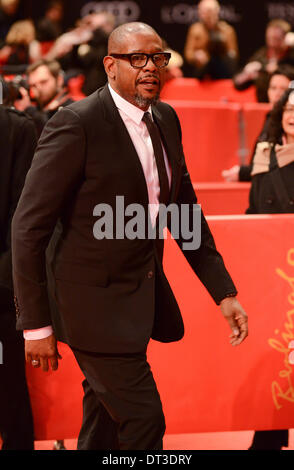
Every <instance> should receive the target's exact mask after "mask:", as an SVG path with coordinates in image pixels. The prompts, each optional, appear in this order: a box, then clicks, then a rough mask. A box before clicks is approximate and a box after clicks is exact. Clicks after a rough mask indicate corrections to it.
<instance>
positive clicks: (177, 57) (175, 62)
mask: <svg viewBox="0 0 294 470" xmlns="http://www.w3.org/2000/svg"><path fill="white" fill-rule="evenodd" d="M162 43H163V48H164V50H165V51H166V52H170V53H171V58H170V61H169V63H168V66H167V67H166V75H165V80H166V81H169V80H172V79H173V78H182V77H183V71H182V67H183V64H184V59H183V57H182V56H181V54H179V53H178V52H177V51H174V50H173V49H171V48H170V47H169V46H168V44H167V42H166V41H165V40H164V39H163V40H162Z"/></svg>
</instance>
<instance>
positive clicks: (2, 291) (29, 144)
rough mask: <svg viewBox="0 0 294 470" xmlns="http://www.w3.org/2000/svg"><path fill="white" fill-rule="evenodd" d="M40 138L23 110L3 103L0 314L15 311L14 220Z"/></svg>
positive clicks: (0, 134)
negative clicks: (13, 281)
mask: <svg viewBox="0 0 294 470" xmlns="http://www.w3.org/2000/svg"><path fill="white" fill-rule="evenodd" d="M36 144H37V138H36V131H35V127H34V124H33V122H32V120H31V119H29V118H27V117H26V116H25V114H24V113H21V112H19V111H16V110H13V109H9V108H5V107H4V106H0V314H1V313H7V312H8V311H11V312H12V314H13V311H14V304H13V284H12V265H11V221H12V216H13V214H14V211H15V209H16V206H17V203H18V200H19V197H20V194H21V191H22V188H23V185H24V181H25V177H26V174H27V172H28V170H29V167H30V165H31V162H32V158H33V155H34V150H35V148H36Z"/></svg>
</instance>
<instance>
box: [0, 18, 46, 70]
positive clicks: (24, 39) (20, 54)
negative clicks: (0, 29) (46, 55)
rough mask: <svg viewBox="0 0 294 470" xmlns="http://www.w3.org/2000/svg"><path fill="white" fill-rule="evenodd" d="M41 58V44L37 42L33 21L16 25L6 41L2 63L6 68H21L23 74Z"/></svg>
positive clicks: (0, 58) (0, 52)
mask: <svg viewBox="0 0 294 470" xmlns="http://www.w3.org/2000/svg"><path fill="white" fill-rule="evenodd" d="M40 58H41V48H40V43H39V42H38V41H37V40H36V31H35V27H34V24H33V22H32V21H31V20H21V21H17V22H16V23H14V24H13V25H12V26H11V28H10V30H9V31H8V34H7V36H6V39H5V46H4V47H3V48H2V49H1V50H0V61H1V63H2V64H3V63H4V64H5V66H21V67H20V68H18V69H17V70H18V72H19V73H21V72H22V71H24V70H25V69H26V67H27V66H28V65H29V64H31V63H33V62H35V61H36V60H38V59H40Z"/></svg>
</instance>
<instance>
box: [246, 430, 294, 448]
mask: <svg viewBox="0 0 294 470" xmlns="http://www.w3.org/2000/svg"><path fill="white" fill-rule="evenodd" d="M288 441H289V433H288V430H286V429H281V430H276V431H255V433H254V437H253V441H252V444H251V447H250V450H280V449H281V447H288V445H289V443H288Z"/></svg>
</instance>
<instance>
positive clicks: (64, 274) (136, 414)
mask: <svg viewBox="0 0 294 470" xmlns="http://www.w3.org/2000/svg"><path fill="white" fill-rule="evenodd" d="M108 47H109V49H108V55H107V56H106V57H105V58H104V66H105V70H106V72H107V75H108V80H109V83H108V85H106V86H105V87H103V88H102V89H99V90H97V91H96V92H95V93H93V94H92V95H90V96H89V97H87V98H85V99H84V100H81V101H79V102H77V103H74V104H73V105H70V106H69V107H65V108H63V109H62V110H60V111H58V113H56V114H55V116H54V117H53V118H52V119H50V121H49V122H48V124H47V126H46V127H45V129H44V131H43V134H42V136H41V139H40V141H39V146H38V150H37V152H36V154H35V157H34V160H33V164H32V168H31V170H30V172H29V174H28V178H27V180H26V185H25V188H24V191H23V193H22V197H21V200H20V203H19V205H18V208H17V211H16V213H15V216H14V221H13V237H12V238H13V259H14V271H13V272H14V286H15V295H16V296H15V303H16V309H17V314H18V317H19V320H18V328H20V329H23V330H25V337H26V358H27V360H28V361H29V362H31V363H32V365H33V366H34V367H42V369H43V370H44V371H46V370H48V368H49V364H50V363H51V366H52V369H53V370H55V369H56V368H57V366H58V351H57V348H56V335H57V338H58V339H61V340H62V341H65V342H67V343H68V344H69V345H70V347H71V348H72V350H73V352H74V354H75V357H76V359H77V361H78V363H79V365H80V367H81V369H82V371H83V373H84V375H85V377H86V381H85V382H84V389H85V398H84V417H83V426H82V431H81V434H80V439H79V448H80V449H95V448H97V446H98V445H100V446H102V445H106V443H105V442H104V443H103V444H102V443H101V441H100V442H99V439H97V436H98V433H97V430H98V427H99V426H101V420H100V419H99V416H100V418H102V414H101V413H102V411H101V410H103V420H104V426H103V428H100V430H101V433H100V437H101V438H103V437H104V435H106V433H107V432H110V428H111V426H113V425H114V429H117V430H118V444H119V448H120V450H144V449H145V450H146V449H150V450H152V449H154V450H155V449H162V438H163V434H164V430H165V420H164V415H163V411H162V405H161V400H160V397H159V393H158V390H157V387H156V384H155V382H154V379H153V375H152V373H151V370H150V366H149V364H148V362H147V360H146V350H147V346H148V343H149V341H150V338H151V337H152V338H153V339H155V340H158V341H161V342H171V341H177V340H180V339H181V338H182V337H183V334H184V326H183V320H182V317H181V314H180V310H179V307H178V305H177V302H176V299H175V297H174V294H173V292H172V290H171V288H170V286H169V283H168V281H167V279H166V277H165V274H164V271H163V266H162V259H163V244H164V241H163V239H160V238H159V237H157V238H156V239H154V238H152V237H149V236H146V235H145V234H146V232H145V227H146V226H145V227H144V224H145V222H146V219H148V221H149V220H150V219H151V222H152V223H153V227H157V228H158V230H159V233H160V234H161V232H162V230H160V229H159V227H158V211H159V204H160V203H161V204H163V205H164V206H166V205H170V204H174V206H173V207H175V208H178V209H179V212H180V215H181V216H182V217H184V215H183V212H184V209H183V205H184V207H185V208H186V209H188V208H189V209H190V211H188V213H189V214H190V215H191V218H193V219H194V215H193V214H195V212H197V204H196V203H197V199H196V196H195V193H194V190H193V186H192V184H191V181H190V177H189V174H188V172H187V168H186V165H185V158H184V154H183V149H182V144H181V130H180V124H179V121H178V118H177V115H176V113H175V111H174V110H173V108H171V107H170V106H169V105H167V104H164V103H160V102H157V98H158V96H159V92H160V89H161V86H162V84H163V81H164V75H165V67H166V66H167V65H168V61H169V58H170V54H169V53H167V52H165V51H164V50H163V45H162V40H161V39H160V37H159V36H158V35H157V33H156V32H155V31H154V30H153V29H152V28H151V27H150V26H148V25H145V24H143V23H127V24H124V25H122V26H120V27H118V28H116V29H115V30H114V31H113V32H112V34H111V35H110V37H109V44H108ZM118 197H120V201H119V202H118V200H117V198H118ZM121 199H123V201H124V203H123V204H124V205H125V206H126V207H125V209H126V210H125V212H124V210H123V209H122V208H121ZM100 203H103V207H106V208H107V209H110V212H111V213H112V214H113V215H114V217H113V220H112V222H113V221H114V229H115V235H114V236H112V235H111V229H110V230H109V231H107V230H106V233H105V234H104V235H103V233H101V230H99V225H100V224H101V218H100V219H98V220H97V222H95V220H96V219H95V217H97V216H99V215H101V213H100V210H101V206H100ZM134 205H136V207H137V208H138V211H139V212H140V213H141V215H142V213H143V215H142V217H143V218H142V219H141V221H140V223H139V227H138V229H139V230H140V231H141V229H143V236H142V232H141V234H140V235H138V236H134V237H133V235H134V232H132V233H131V236H128V234H129V233H130V232H129V231H128V230H129V228H130V225H131V224H129V222H131V223H132V222H133V221H132V219H131V220H130V221H129V218H128V217H127V219H126V221H125V220H123V221H122V222H121V218H123V219H124V216H125V215H127V214H129V211H132V210H133V208H134ZM139 209H140V210H139ZM135 211H136V209H135ZM149 211H150V212H149ZM198 214H199V215H200V217H199V224H198V225H197V228H198V230H199V232H201V240H202V242H201V246H200V247H199V249H196V247H195V248H193V249H192V248H191V249H189V248H187V247H185V245H186V243H185V240H186V237H185V236H184V235H183V232H181V235H180V236H179V235H178V236H176V233H175V231H173V235H174V237H175V238H176V239H177V243H178V244H179V246H180V248H181V249H182V250H183V253H184V255H185V256H186V258H187V260H188V261H189V263H190V264H191V266H192V267H193V269H194V271H195V273H196V274H197V275H198V277H199V278H200V280H201V281H202V283H203V284H204V285H205V286H206V288H207V289H208V291H209V292H210V294H211V296H212V297H213V299H214V300H215V302H216V303H217V304H219V305H220V307H221V311H222V313H223V315H224V317H225V319H226V320H227V321H228V323H229V325H230V327H231V329H232V335H231V343H232V345H234V346H236V345H238V344H240V343H241V342H242V341H243V340H244V339H245V338H246V336H247V315H246V313H245V312H244V310H243V308H242V307H241V305H240V304H239V302H238V300H237V299H236V295H237V290H236V287H235V285H234V283H233V281H232V279H231V277H230V275H229V273H228V271H227V270H226V268H225V265H224V262H223V259H222V257H221V255H220V254H219V253H218V252H217V250H216V247H215V243H214V240H213V237H212V234H211V232H210V230H209V227H208V225H207V222H206V220H205V218H204V216H203V214H202V213H200V211H198ZM58 219H60V220H61V223H62V231H61V236H60V239H59V242H58V245H57V249H56V252H55V256H54V257H53V263H52V265H53V272H54V277H55V282H56V284H55V286H54V290H55V297H56V300H57V304H58V309H59V311H60V318H58V319H57V318H53V317H52V312H51V310H50V306H49V303H48V295H47V282H46V281H47V279H46V269H45V250H46V247H47V245H48V241H49V239H50V237H51V234H52V232H53V230H54V227H55V224H56V221H57V220H58ZM127 221H128V223H126V222H127ZM108 222H110V225H111V220H109V221H108ZM124 222H125V223H124ZM102 225H103V224H102ZM106 225H107V226H108V223H107V222H106ZM188 225H189V223H188ZM186 228H187V227H186ZM118 232H120V233H118ZM157 232H158V231H157ZM121 233H122V235H121ZM101 235H102V236H101ZM148 235H149V233H148ZM24 240H25V243H24ZM51 325H53V327H54V333H53V330H52V326H51ZM112 429H113V427H112ZM110 435H111V433H110ZM95 446H96V447H95ZM112 446H113V443H111V442H109V443H108V444H107V447H104V449H111V448H113V447H112ZM100 448H101V447H100ZM102 448H103V447H102Z"/></svg>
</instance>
